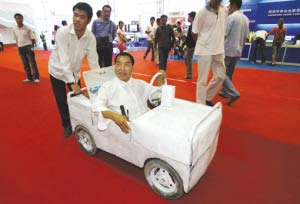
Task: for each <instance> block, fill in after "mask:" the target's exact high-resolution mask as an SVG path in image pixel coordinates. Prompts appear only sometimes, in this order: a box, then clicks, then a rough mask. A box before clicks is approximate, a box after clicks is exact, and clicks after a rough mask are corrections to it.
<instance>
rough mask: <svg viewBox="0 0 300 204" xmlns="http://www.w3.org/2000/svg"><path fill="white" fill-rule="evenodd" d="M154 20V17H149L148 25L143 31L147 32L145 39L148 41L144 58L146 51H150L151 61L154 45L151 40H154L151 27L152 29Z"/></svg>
mask: <svg viewBox="0 0 300 204" xmlns="http://www.w3.org/2000/svg"><path fill="white" fill-rule="evenodd" d="M154 22H155V18H154V17H151V18H150V25H148V26H147V29H146V31H145V33H146V34H147V41H148V47H147V50H146V52H145V54H144V59H146V57H147V55H148V53H149V52H150V50H151V51H152V52H151V54H152V55H151V61H154V47H153V40H154V36H153V29H154Z"/></svg>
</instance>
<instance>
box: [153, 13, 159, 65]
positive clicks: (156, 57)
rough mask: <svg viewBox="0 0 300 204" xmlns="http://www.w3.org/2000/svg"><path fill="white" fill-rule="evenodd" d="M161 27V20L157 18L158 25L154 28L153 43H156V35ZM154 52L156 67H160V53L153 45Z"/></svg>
mask: <svg viewBox="0 0 300 204" xmlns="http://www.w3.org/2000/svg"><path fill="white" fill-rule="evenodd" d="M159 26H160V18H157V19H156V25H154V28H153V42H155V34H156V31H157V28H158V27H159ZM153 50H154V60H155V63H156V65H158V64H159V57H158V51H157V49H155V47H154V44H153Z"/></svg>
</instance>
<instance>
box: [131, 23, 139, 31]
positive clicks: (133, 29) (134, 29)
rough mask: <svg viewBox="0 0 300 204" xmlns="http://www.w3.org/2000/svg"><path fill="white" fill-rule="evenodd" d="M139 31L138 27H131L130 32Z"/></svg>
mask: <svg viewBox="0 0 300 204" xmlns="http://www.w3.org/2000/svg"><path fill="white" fill-rule="evenodd" d="M137 31H138V25H133V24H131V25H129V32H137Z"/></svg>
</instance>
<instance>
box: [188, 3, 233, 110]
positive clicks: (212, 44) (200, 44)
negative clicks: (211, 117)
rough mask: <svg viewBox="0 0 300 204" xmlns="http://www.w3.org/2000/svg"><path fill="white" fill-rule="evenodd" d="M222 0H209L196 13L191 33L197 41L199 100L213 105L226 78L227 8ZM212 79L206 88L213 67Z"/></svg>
mask: <svg viewBox="0 0 300 204" xmlns="http://www.w3.org/2000/svg"><path fill="white" fill-rule="evenodd" d="M221 2H222V0H210V1H209V2H208V3H207V5H206V6H205V7H204V8H202V9H201V10H200V11H199V12H198V13H197V14H196V17H195V19H194V22H193V28H192V33H193V37H194V40H195V41H196V47H195V55H197V56H198V80H197V90H196V102H197V103H201V104H205V103H206V105H209V106H213V105H214V104H213V102H212V100H213V98H214V97H215V95H216V94H217V93H218V90H219V88H220V87H221V86H222V83H223V81H224V78H225V64H224V39H225V32H226V18H227V9H225V8H224V7H223V6H221ZM211 68H212V71H213V78H212V79H211V80H210V82H209V84H208V86H207V88H206V82H207V79H208V74H209V71H210V69H211Z"/></svg>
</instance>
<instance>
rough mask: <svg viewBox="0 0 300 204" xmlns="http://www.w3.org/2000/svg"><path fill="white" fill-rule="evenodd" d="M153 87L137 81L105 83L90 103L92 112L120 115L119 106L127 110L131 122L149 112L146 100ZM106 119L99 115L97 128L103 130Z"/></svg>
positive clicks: (105, 126) (115, 80) (106, 123)
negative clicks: (107, 112) (109, 112)
mask: <svg viewBox="0 0 300 204" xmlns="http://www.w3.org/2000/svg"><path fill="white" fill-rule="evenodd" d="M153 89H156V88H155V87H153V86H151V85H150V84H148V83H147V82H145V81H143V80H139V79H133V78H131V79H129V80H128V81H127V82H124V81H122V80H120V79H119V78H115V79H113V80H110V81H108V82H105V83H104V84H103V85H102V86H101V88H100V89H99V92H98V94H97V96H96V97H95V98H94V100H93V102H92V109H93V112H102V111H107V110H110V111H113V112H116V113H120V114H121V110H120V105H124V108H125V110H126V111H127V110H128V113H129V119H130V120H132V119H134V118H136V117H138V116H140V115H142V114H144V113H145V112H147V111H148V110H149V108H148V106H147V99H148V96H149V94H150V93H151V91H152V90H153ZM109 121H111V120H108V119H105V118H103V117H102V114H101V113H100V114H99V121H98V128H99V129H100V130H104V129H106V128H107V125H108V123H109Z"/></svg>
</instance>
